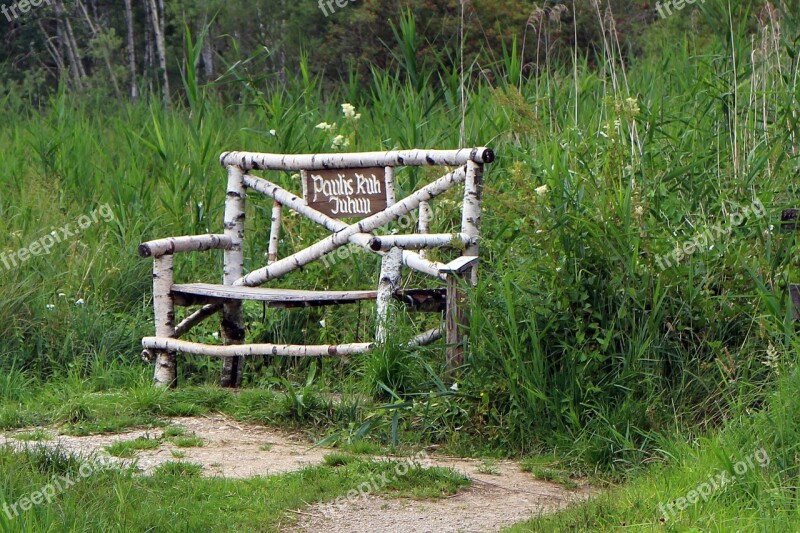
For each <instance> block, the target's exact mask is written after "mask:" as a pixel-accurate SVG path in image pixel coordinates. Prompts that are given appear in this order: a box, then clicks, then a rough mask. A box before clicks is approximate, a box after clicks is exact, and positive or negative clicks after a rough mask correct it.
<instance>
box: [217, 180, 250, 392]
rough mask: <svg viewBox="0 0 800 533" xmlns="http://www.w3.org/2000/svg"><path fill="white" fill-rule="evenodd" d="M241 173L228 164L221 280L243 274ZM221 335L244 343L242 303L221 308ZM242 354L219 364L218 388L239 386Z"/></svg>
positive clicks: (229, 282) (228, 340)
mask: <svg viewBox="0 0 800 533" xmlns="http://www.w3.org/2000/svg"><path fill="white" fill-rule="evenodd" d="M245 197H246V196H245V186H244V174H243V173H242V171H241V169H239V168H238V167H235V166H230V167H228V194H227V196H226V198H225V236H227V237H229V238H230V239H231V243H232V246H231V248H230V249H229V250H225V254H224V262H225V264H224V266H223V270H224V273H223V283H225V285H233V283H234V282H235V281H236V280H237V279H239V278H241V277H242V276H244V253H243V242H244V222H245ZM222 338H223V340H224V341H225V344H226V345H230V344H242V342H244V319H243V315H242V303H241V302H230V303H227V304H225V307H224V308H223V310H222ZM243 366H244V357H241V356H236V357H226V358H225V362H224V363H223V365H222V375H221V376H220V380H219V384H220V386H221V387H239V386H240V385H241V383H242V371H243V368H242V367H243Z"/></svg>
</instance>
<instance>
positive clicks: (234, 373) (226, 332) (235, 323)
mask: <svg viewBox="0 0 800 533" xmlns="http://www.w3.org/2000/svg"><path fill="white" fill-rule="evenodd" d="M222 338H223V339H224V341H225V345H231V344H242V343H243V342H244V318H243V314H242V303H241V302H234V303H230V304H226V305H225V307H224V309H223V310H222ZM243 366H244V357H242V356H235V357H226V358H225V360H224V361H223V363H222V376H220V380H219V385H220V387H232V388H238V387H240V386H241V384H242V373H243V370H244V369H243V368H242V367H243Z"/></svg>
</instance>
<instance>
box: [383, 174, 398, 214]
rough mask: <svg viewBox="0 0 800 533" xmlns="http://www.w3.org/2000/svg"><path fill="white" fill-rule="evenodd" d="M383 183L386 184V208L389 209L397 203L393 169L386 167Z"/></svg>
mask: <svg viewBox="0 0 800 533" xmlns="http://www.w3.org/2000/svg"><path fill="white" fill-rule="evenodd" d="M384 183H385V184H386V207H391V206H393V205H394V204H395V202H397V193H396V192H395V189H394V167H386V173H385V175H384Z"/></svg>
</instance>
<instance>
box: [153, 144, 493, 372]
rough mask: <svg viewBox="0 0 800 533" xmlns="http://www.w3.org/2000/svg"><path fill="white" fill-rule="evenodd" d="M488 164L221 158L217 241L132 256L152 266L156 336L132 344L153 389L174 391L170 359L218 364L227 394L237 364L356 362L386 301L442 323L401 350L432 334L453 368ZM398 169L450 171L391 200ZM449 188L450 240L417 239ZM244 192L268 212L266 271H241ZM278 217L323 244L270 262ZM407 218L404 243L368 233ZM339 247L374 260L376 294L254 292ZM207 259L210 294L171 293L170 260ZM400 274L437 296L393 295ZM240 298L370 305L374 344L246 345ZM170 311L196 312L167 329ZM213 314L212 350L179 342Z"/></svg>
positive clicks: (477, 158) (459, 353)
mask: <svg viewBox="0 0 800 533" xmlns="http://www.w3.org/2000/svg"><path fill="white" fill-rule="evenodd" d="M493 160H494V153H493V152H492V150H490V149H488V148H471V149H462V150H406V151H390V152H367V153H353V154H317V155H286V154H261V153H249V152H227V153H224V154H222V156H221V157H220V163H221V164H222V166H223V167H225V168H226V169H227V172H228V187H227V197H226V201H225V216H224V228H225V229H224V233H223V234H219V235H193V236H184V237H172V238H166V239H159V240H154V241H150V242H146V243H144V244H142V245H141V246H140V247H139V253H140V255H141V256H142V257H152V258H153V307H154V311H155V330H156V331H155V336H153V337H146V338H144V339H143V340H142V345H143V347H144V352H143V356H144V357H145V358H146V359H148V360H155V373H154V379H155V382H156V384H157V385H159V386H174V385H175V383H176V379H177V360H176V354H177V353H185V354H196V355H206V356H215V357H223V358H224V364H223V370H222V378H221V380H220V383H221V384H222V385H223V386H229V387H238V386H239V385H240V383H241V379H242V366H243V359H242V358H243V357H245V356H255V355H276V356H287V357H321V356H346V355H351V354H358V353H364V352H367V351H369V350H371V349H372V348H373V347H374V346H375V345H376V344H379V343H384V342H386V340H387V324H388V323H389V322H388V313H389V308H390V304H391V301H392V300H393V299H394V300H398V301H400V302H402V303H404V304H406V305H407V306H409V307H410V308H411V309H414V310H418V311H428V312H439V313H442V312H443V313H444V315H445V316H444V323H445V324H444V327H439V328H434V329H432V330H429V331H426V332H424V333H421V334H420V335H418V336H416V337H414V338H413V339H410V340H409V341H408V344H409V345H411V346H413V345H424V344H429V343H431V342H434V341H436V340H437V339H439V338H441V337H443V336H444V337H445V338H446V342H447V345H448V347H447V363H448V366H449V368H455V367H457V366H459V365H460V364H461V363H462V360H463V351H464V340H465V331H464V326H465V323H466V309H465V308H466V306H465V295H464V292H463V290H462V288H463V284H464V283H465V282H468V283H471V284H475V283H476V281H477V268H476V266H477V262H478V255H479V238H480V216H481V194H482V193H481V191H482V183H483V170H484V165H485V164H488V163H491V162H492V161H493ZM404 166H442V167H452V168H454V170H450V171H449V172H447V173H446V174H444V175H443V176H442V177H440V178H439V179H437V180H435V181H433V182H431V183H428V184H427V185H425V186H423V187H420V188H418V189H417V190H416V191H414V192H413V193H411V194H410V195H408V196H406V197H405V198H403V199H400V200H398V199H396V198H395V172H396V169H397V168H398V167H404ZM270 171H289V172H298V173H300V175H301V181H302V184H303V194H302V196H298V195H296V194H294V193H292V192H290V191H288V190H286V189H284V188H282V187H280V186H278V185H276V184H275V183H273V182H270V181H268V179H267V178H266V177H263V176H258V175H256V174H254V172H261V173H268V172H270ZM461 185H463V189H464V191H463V200H462V201H461V202H460V208H461V209H460V210H461V212H460V219H461V227H460V231H459V232H457V233H452V234H450V233H447V234H431V233H429V228H430V223H431V213H432V211H431V206H430V203H429V202H430V201H431V200H432V199H434V198H436V197H437V196H439V195H441V194H443V193H445V192H447V191H448V190H450V189H452V188H454V187H456V186H461ZM248 190H252V191H256V192H259V193H261V194H264V195H266V196H268V197H269V198H271V199H272V200H273V208H272V221H271V227H270V238H269V251H268V261H267V264H266V265H265V266H264V267H262V268H260V269H258V270H254V271H252V272H248V273H246V272H245V271H244V232H245V201H246V194H247V191H248ZM284 209H291V210H293V211H295V212H297V213H298V214H300V215H302V216H304V217H305V218H307V219H309V220H311V221H313V222H315V223H316V224H319V225H321V226H322V227H324V228H325V229H326V230H328V231H330V232H331V235H330V236H328V237H327V238H325V239H322V240H320V241H318V242H316V243H314V244H312V245H311V246H308V247H307V248H305V249H303V250H300V251H298V252H296V253H294V254H292V255H290V256H288V257H285V258H282V259H279V258H278V243H279V240H280V234H281V221H282V213H283V210H284ZM413 211H418V213H419V224H418V227H417V231H415V232H413V233H408V234H404V235H376V232H377V231H378V230H380V229H381V228H382V227H384V226H386V225H387V224H389V223H391V222H395V221H397V220H398V219H400V218H401V217H404V216H406V215H408V214H409V213H411V212H413ZM342 219H348V221H347V222H346V221H345V220H342ZM345 245H355V246H358V247H360V248H362V249H363V250H365V251H367V252H369V253H373V254H378V255H380V256H382V260H381V271H380V274H379V277H378V282H377V286H376V287H374V288H369V289H367V290H355V291H310V290H300V289H284V288H274V287H272V288H270V287H263V285H264V284H266V283H268V282H271V281H275V280H277V279H280V278H282V277H283V276H286V275H287V274H289V273H290V272H293V271H295V270H297V269H299V268H301V267H303V266H305V265H307V264H309V263H311V262H313V261H316V260H318V259H323V258H324V257H325V256H326V254H330V253H331V252H334V251H336V250H337V249H338V248H340V247H342V246H345ZM442 247H450V248H455V249H459V250H461V256H460V257H458V258H457V259H455V260H454V261H452V262H450V263H447V264H443V263H439V262H436V261H432V260H430V259H429V258H428V255H427V250H430V249H433V248H442ZM211 249H221V250H224V263H223V275H222V283H221V284H209V283H189V284H175V283H174V280H173V257H174V254H176V253H182V252H192V251H203V250H211ZM403 267H406V268H408V269H411V270H413V271H416V272H420V273H423V274H426V275H428V276H430V277H432V278H434V279H436V280H439V281H440V282H444V283H445V284H446V287H439V288H432V289H411V290H401V289H400V288H399V285H400V279H401V274H402V268H403ZM248 300H250V301H258V302H263V303H264V304H265V305H267V306H269V307H274V308H295V307H308V306H325V305H342V304H348V303H356V302H361V301H365V300H374V301H376V308H377V325H376V332H375V341H374V342H364V343H351V344H339V345H279V344H246V343H245V325H244V320H243V313H242V303H243V302H244V301H248ZM176 306H185V307H189V306H200V308H199V309H197V310H196V311H194V312H193V313H191V314H189V315H188V316H187V317H186V318H185V319H183V320H182V321H181V322H180V323H178V324H176V323H175V308H176ZM217 313H221V322H222V328H221V329H222V341H223V344H222V345H210V344H204V343H198V342H189V341H184V340H180V338H181V337H182V336H183V335H185V334H186V333H187V332H189V331H190V330H191V329H192V328H193V327H194V326H196V325H198V324H200V323H201V322H202V321H203V320H205V319H207V318H209V317H211V316H213V315H215V314H217Z"/></svg>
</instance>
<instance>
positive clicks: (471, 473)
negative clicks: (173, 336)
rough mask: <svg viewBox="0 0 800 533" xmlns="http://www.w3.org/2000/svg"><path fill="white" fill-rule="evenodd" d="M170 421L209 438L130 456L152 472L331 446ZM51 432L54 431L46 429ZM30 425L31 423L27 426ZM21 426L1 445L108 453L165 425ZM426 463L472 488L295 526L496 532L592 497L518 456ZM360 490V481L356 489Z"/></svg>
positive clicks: (233, 425) (227, 425)
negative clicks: (46, 434)
mask: <svg viewBox="0 0 800 533" xmlns="http://www.w3.org/2000/svg"><path fill="white" fill-rule="evenodd" d="M170 423H171V426H177V427H181V428H183V429H184V430H185V433H186V434H187V435H196V436H197V437H200V438H201V439H202V440H203V446H202V447H194V448H179V447H178V446H176V445H175V444H174V443H173V442H171V441H169V440H167V439H165V440H163V441H162V443H161V444H160V445H159V447H158V448H156V449H152V450H141V451H138V452H137V453H136V459H134V460H131V459H127V460H125V459H120V460H119V462H120V463H126V464H129V463H130V462H132V461H135V462H136V465H137V466H138V467H139V468H141V469H142V471H143V472H144V473H151V472H152V471H153V470H154V469H155V468H156V467H158V466H159V465H161V464H163V463H165V462H167V461H177V460H180V461H186V462H191V463H195V464H199V465H202V467H203V471H204V474H205V475H207V476H222V477H230V478H246V477H251V476H268V475H274V474H280V473H284V472H293V471H297V470H301V469H303V468H305V467H307V466H313V465H318V464H322V463H323V462H324V455H325V454H327V453H329V451H328V450H324V449H321V448H314V449H311V446H310V445H309V443H308V442H307V441H306V440H304V439H302V438H301V437H298V436H296V435H291V434H289V433H286V432H283V431H280V430H277V429H274V428H268V427H263V426H253V425H248V424H240V423H237V422H236V421H234V420H231V419H230V418H228V417H225V416H223V415H212V416H206V417H188V418H173V419H171V420H170ZM48 430H49V431H51V432H52V433H53V434H55V433H56V431H54V430H52V429H48ZM25 431H30V429H28V430H25ZM22 432H23V431H18V432H11V433H8V434H6V435H4V436H0V445H3V444H7V445H10V446H14V447H15V448H24V447H29V446H39V445H46V446H49V447H60V448H61V449H63V450H65V451H68V452H72V453H75V454H77V455H81V456H90V455H92V454H95V453H101V454H104V453H105V452H104V450H105V447H106V446H108V445H110V444H113V443H114V442H118V441H127V440H132V439H135V438H137V437H150V438H160V437H162V434H163V432H164V429H162V428H156V429H150V430H133V431H127V432H124V433H118V434H114V435H92V436H88V437H73V436H68V435H57V436H54V438H53V439H52V440H46V441H39V442H31V441H23V440H18V439H16V438H14V436H15V435H17V434H19V433H22ZM422 465H423V466H425V467H433V466H439V467H450V468H453V469H454V470H456V471H458V472H461V473H463V474H465V475H466V476H468V477H469V478H470V479H471V480H472V486H471V487H469V488H467V489H465V490H462V491H461V492H459V493H458V494H456V495H454V496H452V497H449V498H446V499H443V500H437V501H431V500H423V501H417V500H411V499H407V498H391V497H386V498H384V497H380V496H367V497H364V498H362V497H357V498H353V499H351V500H348V501H346V502H342V503H328V504H318V505H313V506H311V507H309V508H305V509H302V510H299V511H297V516H298V517H299V520H298V522H297V524H296V525H294V526H293V527H292V528H291V530H292V531H326V532H332V533H340V532H362V531H389V532H404V533H405V532H409V533H411V532H414V533H417V532H419V533H421V532H429V531H430V532H434V531H435V532H437V533H439V532H472V531H475V532H485V531H496V530H500V529H502V528H504V527H507V526H509V525H511V524H514V523H516V522H520V521H523V520H527V519H529V518H531V517H532V516H536V515H539V514H545V513H552V512H555V511H558V510H560V509H563V508H564V507H566V506H568V505H570V504H572V503H574V502H578V501H581V500H584V499H586V498H588V497H589V496H591V494H592V492H593V490H592V489H591V488H589V487H581V488H579V489H577V490H574V491H571V490H567V489H565V488H563V487H561V486H560V485H557V484H554V483H548V482H543V481H538V480H536V479H534V478H533V476H531V475H530V474H527V473H525V472H522V471H521V470H520V468H519V465H518V464H517V463H515V462H513V461H498V462H496V463H493V464H492V465H491V468H487V467H486V464H485V463H483V462H481V461H477V460H470V459H459V458H451V457H443V456H436V455H429V456H427V458H425V459H424V460H422ZM354 488H355V487H354Z"/></svg>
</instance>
